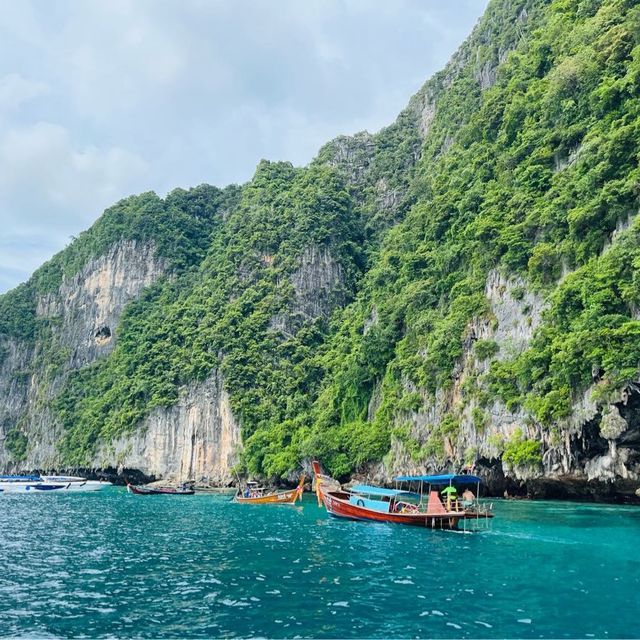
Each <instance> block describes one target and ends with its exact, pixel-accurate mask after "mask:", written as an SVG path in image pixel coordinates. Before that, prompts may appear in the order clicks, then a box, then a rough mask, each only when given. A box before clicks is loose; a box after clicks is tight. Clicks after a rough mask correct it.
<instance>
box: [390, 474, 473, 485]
mask: <svg viewBox="0 0 640 640" xmlns="http://www.w3.org/2000/svg"><path fill="white" fill-rule="evenodd" d="M394 480H395V481H396V482H416V481H417V482H428V483H429V484H477V483H478V482H482V480H481V479H480V478H478V476H469V475H456V474H455V473H443V474H441V475H437V476H398V477H397V478H394Z"/></svg>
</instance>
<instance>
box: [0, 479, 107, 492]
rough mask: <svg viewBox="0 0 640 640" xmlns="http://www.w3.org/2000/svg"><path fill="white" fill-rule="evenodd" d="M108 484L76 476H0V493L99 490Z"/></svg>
mask: <svg viewBox="0 0 640 640" xmlns="http://www.w3.org/2000/svg"><path fill="white" fill-rule="evenodd" d="M110 486H111V483H110V482H105V481H103V480H87V479H86V478H79V477H77V476H0V492H2V493H49V492H51V491H55V492H66V491H74V492H77V491H100V490H101V489H104V488H105V487H110Z"/></svg>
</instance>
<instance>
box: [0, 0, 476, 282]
mask: <svg viewBox="0 0 640 640" xmlns="http://www.w3.org/2000/svg"><path fill="white" fill-rule="evenodd" d="M485 5H486V0H457V2H455V3H440V2H424V1H423V0H394V2H389V1H388V0H305V1H304V2H300V1H299V0H279V2H278V3H269V2H264V1H262V0H235V1H234V2H228V1H227V0H182V1H181V2H175V1H173V0H108V1H107V0H87V1H86V2H76V1H75V0H59V1H58V2H55V3H49V2H42V1H40V0H21V2H13V0H0V12H1V14H2V16H3V18H2V21H0V228H1V229H2V232H1V234H2V235H0V251H8V249H7V248H6V247H7V244H6V240H7V238H10V239H11V242H18V241H19V239H22V241H24V242H28V243H30V244H29V246H30V247H32V246H33V247H34V248H33V249H29V251H25V252H24V257H20V255H19V254H16V253H11V254H9V253H5V257H4V258H2V257H1V256H0V291H2V290H3V287H4V286H7V284H6V283H9V284H17V282H18V280H17V279H15V278H14V275H15V273H19V274H24V273H27V272H28V271H30V270H32V269H33V268H35V267H36V266H38V264H39V262H41V261H42V260H43V259H44V258H45V257H48V256H49V255H51V253H52V252H53V251H55V250H56V249H58V248H61V247H62V246H64V244H65V243H66V240H67V238H68V235H70V234H74V235H75V234H77V233H78V232H79V231H81V230H82V229H83V228H86V227H87V226H89V224H91V222H92V221H93V220H94V219H95V218H96V217H97V216H98V215H99V214H100V212H101V210H102V209H103V208H104V207H106V206H108V205H109V204H111V203H113V202H114V201H116V200H118V199H119V198H121V197H124V196H126V195H128V194H129V193H132V192H140V191H146V190H149V189H153V190H155V191H157V192H158V193H161V194H163V193H166V192H167V191H169V190H170V189H172V188H173V187H176V186H184V187H188V186H192V185H196V184H199V183H201V182H209V183H213V184H217V185H224V184H227V183H229V182H243V181H245V180H247V179H249V178H250V176H251V175H252V174H253V172H254V169H255V165H256V164H257V162H258V161H259V160H260V158H269V159H279V160H284V159H287V160H291V161H293V162H295V163H296V164H305V163H307V162H308V161H309V160H310V159H311V158H312V157H313V156H314V155H315V153H316V152H317V150H318V148H319V147H320V146H321V145H322V144H323V143H324V142H326V141H327V140H329V139H331V138H333V137H335V136H337V135H340V134H349V133H354V132H356V131H359V130H362V129H369V130H370V131H375V130H377V129H379V128H380V127H382V126H384V125H386V124H389V123H390V122H392V121H393V120H394V118H395V117H396V115H397V113H398V112H399V111H400V110H401V109H402V108H403V107H404V106H405V105H406V103H407V102H408V99H409V97H410V96H411V94H413V93H414V92H415V91H417V89H418V88H419V87H420V85H421V84H422V83H423V82H424V81H425V80H426V79H427V78H428V77H429V76H430V75H431V74H433V73H434V72H435V71H437V70H438V69H439V68H441V67H442V66H443V65H444V64H445V63H446V60H447V59H448V58H449V57H450V55H451V53H452V52H453V51H454V49H455V48H456V47H457V46H458V45H459V44H460V42H461V41H462V40H463V38H464V37H465V36H466V35H467V34H468V33H469V32H470V30H471V28H472V26H473V24H474V23H475V21H476V20H477V18H478V16H479V15H480V13H481V12H482V11H483V9H484V6H485ZM50 239H51V240H50ZM12 246H13V245H12ZM36 246H40V247H41V251H40V253H38V251H37V250H36V249H35V247H36ZM9 255H11V261H9V259H8V258H7V256H9ZM9 268H12V269H13V270H14V271H13V272H11V273H10V272H9ZM3 270H4V275H3V273H2V272H3ZM12 273H13V274H14V275H11V274H12ZM20 277H22V275H21V276H20ZM3 283H5V284H4V285H3Z"/></svg>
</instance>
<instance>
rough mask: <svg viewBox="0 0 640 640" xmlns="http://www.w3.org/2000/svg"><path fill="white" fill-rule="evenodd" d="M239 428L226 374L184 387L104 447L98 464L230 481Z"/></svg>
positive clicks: (173, 477)
mask: <svg viewBox="0 0 640 640" xmlns="http://www.w3.org/2000/svg"><path fill="white" fill-rule="evenodd" d="M240 444H241V438H240V427H239V425H238V423H237V421H236V420H235V418H234V417H233V413H232V411H231V406H230V404H229V394H228V393H227V391H226V390H225V388H224V384H223V381H222V377H221V376H220V374H219V373H218V372H214V373H213V374H212V375H211V376H210V377H209V378H208V379H207V380H206V381H204V382H202V383H199V384H192V385H189V386H188V387H185V388H184V389H183V390H182V392H181V394H180V398H179V399H178V402H177V403H176V404H175V405H174V406H172V407H169V408H167V409H155V410H154V411H153V412H152V413H151V414H150V415H149V416H148V417H147V418H146V419H145V420H144V421H143V423H142V424H141V425H139V426H138V428H137V430H136V431H135V432H134V433H133V434H131V435H128V436H122V437H120V438H118V439H116V440H114V441H113V442H110V443H105V444H103V445H102V446H101V448H100V450H99V452H98V455H97V456H96V458H95V462H94V464H95V466H96V467H98V468H106V467H114V466H117V468H118V470H119V471H120V472H122V471H123V470H124V469H135V470H137V471H139V472H141V473H143V474H144V475H145V476H149V477H158V478H165V479H169V480H177V481H184V480H187V479H192V480H196V481H197V482H199V483H203V484H213V485H228V484H230V483H231V482H232V481H233V480H234V476H233V473H232V468H233V466H234V465H236V464H237V463H238V452H239V448H240Z"/></svg>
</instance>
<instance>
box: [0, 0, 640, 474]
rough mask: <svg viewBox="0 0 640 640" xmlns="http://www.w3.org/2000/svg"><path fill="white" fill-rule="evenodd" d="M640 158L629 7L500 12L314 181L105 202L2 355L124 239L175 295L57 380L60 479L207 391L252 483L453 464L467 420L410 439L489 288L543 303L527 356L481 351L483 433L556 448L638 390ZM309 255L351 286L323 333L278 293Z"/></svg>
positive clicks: (637, 78)
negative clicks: (521, 414)
mask: <svg viewBox="0 0 640 640" xmlns="http://www.w3.org/2000/svg"><path fill="white" fill-rule="evenodd" d="M425 101H426V102H427V103H428V105H427V106H428V108H427V109H424V104H425ZM425 114H426V115H425ZM427 116H428V117H427ZM421 127H422V131H421ZM425 132H426V133H425ZM422 134H424V138H422V137H421V136H422ZM638 140H640V7H638V6H637V3H636V2H634V1H633V0H581V1H573V0H571V1H569V0H552V1H550V2H549V1H547V0H515V1H510V2H506V1H502V0H493V1H492V2H491V3H490V5H489V8H488V10H487V13H486V15H485V17H484V18H483V19H482V21H481V22H480V24H479V25H478V27H477V28H476V30H475V31H474V33H473V34H472V36H471V37H470V38H469V40H468V41H467V43H465V44H464V45H463V47H462V49H461V51H460V52H459V53H458V54H457V58H456V61H455V62H454V63H453V64H452V65H450V66H449V67H447V68H446V69H445V70H444V71H442V72H441V73H439V74H437V75H436V76H435V77H434V78H433V79H432V80H431V81H429V82H428V83H427V84H426V85H425V87H424V88H423V89H422V90H421V91H420V92H419V94H418V95H417V96H416V97H414V99H412V101H411V103H410V105H409V107H408V108H407V109H406V110H405V111H404V112H403V113H402V114H401V115H400V117H399V118H398V121H397V122H396V123H394V124H393V125H392V126H390V127H388V128H387V129H384V130H383V131H381V132H380V133H379V134H376V135H375V136H369V135H366V134H359V135H357V136H355V137H354V138H353V139H345V138H339V139H337V140H335V141H333V142H331V143H329V144H328V145H326V146H325V147H323V149H322V150H321V151H320V153H319V155H318V158H317V159H316V160H315V161H314V162H313V163H312V164H311V165H310V166H309V167H307V168H304V169H297V168H294V167H293V166H292V165H290V164H288V163H270V162H266V161H263V162H261V163H260V165H259V166H258V168H257V171H256V174H255V176H254V177H253V179H252V180H251V181H250V182H249V183H247V184H246V185H244V186H243V187H242V188H239V187H229V188H227V189H225V190H220V189H216V188H214V187H206V186H202V187H198V188H197V189H193V190H191V191H182V190H177V191H174V192H173V193H171V194H170V195H169V196H167V198H166V199H164V200H162V199H160V198H158V197H157V196H155V195H154V194H143V195H141V196H137V197H132V198H128V199H126V200H124V201H122V202H120V203H118V204H117V205H116V206H115V207H113V208H112V209H109V210H108V211H107V212H105V215H104V216H103V217H102V218H101V219H100V220H99V221H98V222H97V223H96V224H95V225H94V226H93V227H92V229H90V230H89V231H88V232H86V233H85V234H82V235H81V236H80V237H79V238H78V239H77V240H76V241H75V242H74V243H72V244H71V245H70V246H69V247H68V248H67V249H66V250H65V251H64V252H62V253H61V254H59V255H58V256H56V257H55V258H54V259H53V260H52V261H51V262H49V263H47V264H46V265H45V266H44V267H42V268H41V269H40V270H39V271H37V272H36V273H35V274H34V276H33V278H32V279H31V280H30V281H29V282H28V283H27V284H26V285H23V286H22V287H18V288H17V289H16V290H14V291H13V292H11V293H9V294H7V295H6V296H3V297H1V298H0V334H3V335H5V336H13V337H15V338H19V339H22V340H24V341H30V342H38V341H40V342H39V344H43V343H44V342H46V340H45V337H46V336H50V334H51V327H50V325H49V324H48V323H49V322H50V321H48V320H40V319H37V317H36V315H35V303H36V296H37V295H38V294H42V293H46V292H51V291H54V290H56V288H57V287H58V285H59V283H60V282H61V278H62V277H63V275H72V274H74V273H76V272H77V271H78V270H79V269H81V268H82V266H83V265H84V264H85V263H86V261H87V260H88V259H89V258H91V257H93V256H97V255H100V254H103V253H104V252H105V251H107V250H108V249H109V247H111V246H112V245H113V243H114V242H116V241H119V240H121V239H132V240H145V241H153V242H154V243H155V246H156V249H157V252H158V255H160V256H162V257H164V258H165V259H166V261H167V265H168V269H169V272H170V274H171V277H170V278H167V279H165V280H162V281H161V282H158V283H156V284H155V285H154V286H152V287H150V288H149V289H148V290H147V291H146V292H145V293H144V295H143V296H142V297H141V298H140V299H139V300H137V301H136V302H134V303H132V304H131V305H129V307H128V308H127V310H126V312H125V313H124V316H123V318H122V321H121V324H120V326H119V327H118V330H117V331H118V333H117V335H118V341H117V344H116V348H115V349H114V351H113V352H112V353H111V355H110V356H109V357H108V358H106V359H104V360H101V361H99V362H97V363H95V364H93V365H91V366H89V367H86V368H83V369H80V370H78V371H75V372H73V373H72V374H71V375H70V376H69V377H68V379H67V380H66V382H65V385H64V388H63V390H62V392H61V393H60V395H59V396H58V398H57V400H56V403H55V405H56V406H55V408H56V411H57V412H58V415H59V417H60V419H61V421H62V423H63V425H64V427H65V435H64V437H63V438H62V440H61V442H60V451H61V453H62V455H63V458H64V460H65V461H66V462H67V463H68V464H77V465H82V464H86V463H87V462H88V461H89V460H90V459H91V457H92V456H93V455H94V453H95V450H96V445H97V443H98V442H99V441H108V440H110V439H112V438H114V437H116V436H118V435H120V434H122V433H125V432H128V431H131V430H133V429H136V428H137V427H138V426H139V424H140V421H141V420H142V419H143V418H144V417H145V416H147V415H148V414H149V412H150V411H151V410H152V409H153V408H155V407H165V406H170V405H171V404H173V403H175V402H176V400H177V398H178V393H179V389H180V387H181V386H182V385H185V384H189V383H193V382H202V381H204V380H206V379H207V378H208V377H209V376H210V375H211V374H212V372H213V371H214V370H219V371H220V372H221V373H222V376H223V378H224V381H225V385H226V388H227V389H228V391H229V393H230V397H231V404H232V409H233V411H234V414H235V415H236V416H237V417H238V418H239V420H240V422H241V425H242V430H243V440H244V454H243V456H244V457H243V461H242V464H243V465H244V466H245V467H246V468H247V469H248V470H249V471H250V472H252V473H255V474H258V473H260V474H264V475H267V476H279V475H284V474H286V473H288V472H290V471H291V470H293V469H295V467H296V466H297V465H298V464H299V462H300V460H301V459H302V458H303V457H306V456H319V457H321V459H322V461H323V463H324V464H325V466H326V467H327V468H328V470H329V472H330V473H332V474H334V475H336V476H344V475H347V474H348V473H350V472H351V471H353V470H354V469H356V468H358V467H359V466H362V465H364V464H366V463H367V462H370V461H378V460H382V459H383V457H384V456H385V455H386V454H387V453H388V451H389V449H390V445H391V442H392V438H395V440H397V441H400V442H402V443H403V445H404V446H405V448H406V449H407V451H408V452H409V453H410V455H411V456H412V457H413V458H414V459H415V460H416V461H421V462H422V461H425V460H431V461H436V462H438V463H442V462H443V461H444V460H445V459H446V458H447V456H448V455H450V454H447V453H446V450H447V449H449V450H450V447H449V445H451V448H454V447H455V446H456V441H457V439H458V436H459V433H460V419H461V418H460V416H459V415H458V413H460V407H457V408H456V409H455V410H452V413H451V415H449V416H446V417H445V418H444V419H443V420H442V421H440V422H439V423H438V424H435V425H433V426H432V427H431V428H430V429H426V430H425V433H424V434H423V435H424V437H422V439H418V438H417V437H416V436H415V435H413V433H414V432H413V431H412V429H411V427H410V425H409V424H408V423H407V420H408V419H409V416H410V414H411V412H417V411H420V410H421V409H422V408H423V406H424V404H425V401H426V402H428V399H429V398H433V397H435V394H436V392H438V393H440V394H442V393H445V394H446V393H449V392H450V393H452V394H453V392H454V391H455V390H456V386H455V385H456V382H457V380H458V377H457V376H458V375H459V368H460V363H461V360H462V357H463V356H464V355H465V354H467V353H468V352H469V349H470V348H471V345H472V344H473V341H474V336H473V332H472V330H471V326H472V325H471V322H472V321H474V320H482V321H486V322H487V323H488V324H489V325H490V326H493V325H492V324H491V320H492V319H493V320H494V324H495V318H494V317H493V316H492V314H491V310H490V309H489V304H488V301H487V299H486V297H485V286H486V282H487V277H488V275H489V274H490V273H491V272H492V271H494V270H497V271H499V272H502V273H505V274H507V275H509V274H517V275H518V276H519V277H520V278H521V279H522V280H523V281H524V282H525V283H526V287H525V286H518V287H516V288H514V289H513V291H512V297H513V298H514V299H515V300H520V301H522V300H524V299H525V295H526V291H527V289H528V290H535V291H536V292H537V293H538V294H539V295H541V296H544V297H546V298H547V299H548V301H549V305H548V308H547V310H546V312H545V315H544V318H543V324H542V326H541V327H540V328H539V329H538V331H537V332H536V334H535V337H534V339H533V341H532V342H531V343H530V345H529V348H528V349H527V350H526V351H524V352H523V353H521V354H520V355H518V356H517V357H515V358H511V359H507V360H504V359H503V360H499V361H498V360H495V359H494V356H495V355H496V354H497V353H498V350H499V345H498V344H497V343H496V342H495V341H493V340H490V339H489V340H478V341H476V342H475V346H474V347H473V349H474V352H475V356H476V357H477V359H478V360H481V361H490V360H491V364H490V370H489V373H488V374H487V375H485V376H483V377H474V378H473V379H472V378H471V377H469V378H468V379H467V381H466V382H465V384H464V389H463V394H464V396H465V398H466V399H467V400H468V398H473V399H474V401H475V402H476V404H475V405H474V407H475V408H474V409H473V411H472V420H473V423H474V425H475V427H476V429H478V430H482V429H486V428H487V427H488V426H489V425H488V424H487V422H488V414H487V412H486V411H483V410H482V408H480V407H487V406H490V404H491V403H492V402H493V401H494V400H495V399H496V398H499V399H501V400H502V401H503V402H504V403H505V404H506V405H507V407H508V408H510V409H516V408H523V409H524V410H525V411H526V412H528V414H530V416H531V417H532V419H533V420H535V421H536V422H537V424H538V425H540V426H541V427H542V428H546V429H558V428H559V426H558V425H560V424H561V422H562V420H563V419H564V418H566V417H567V416H568V415H569V414H570V412H571V408H572V404H573V402H574V399H575V397H576V395H577V394H579V393H581V392H582V391H583V390H584V389H585V388H587V387H588V386H589V385H591V384H592V383H593V382H598V385H599V386H600V387H602V389H604V388H605V387H606V389H607V390H608V393H610V394H613V393H614V392H615V390H617V389H620V388H621V387H623V386H624V385H625V384H627V383H628V382H629V381H630V380H635V379H637V376H638V371H639V363H640V339H639V338H640V321H639V320H637V317H638V309H640V275H639V273H640V223H638V222H636V221H635V220H633V219H632V218H633V216H634V215H635V214H636V213H637V211H638V207H639V196H640V189H639V186H638V185H640V168H639V155H638ZM625 225H628V228H627V229H626V230H622V227H623V226H625ZM616 230H618V231H616ZM614 232H616V237H615V241H613V242H611V240H612V237H613V234H614ZM311 248H315V249H316V250H318V251H322V252H323V253H322V255H323V256H325V255H327V254H330V256H331V259H332V261H333V265H334V267H335V269H334V272H335V273H338V274H339V280H340V284H336V283H334V285H335V286H333V288H332V291H331V294H330V296H329V297H328V298H327V300H326V301H325V304H324V307H323V310H322V312H321V313H320V314H319V316H318V317H315V315H312V314H309V313H308V310H307V309H306V307H305V305H304V302H303V301H302V300H300V299H299V297H297V296H296V290H295V287H294V286H293V284H292V281H291V277H292V275H293V274H295V273H296V272H297V270H298V269H299V267H300V264H301V262H302V259H303V256H305V255H309V254H308V252H309V251H310V249H311ZM299 275H300V274H299ZM300 277H301V278H303V279H304V277H306V276H304V274H302V275H300ZM494 328H495V327H494ZM51 349H54V347H51ZM505 351H506V350H505ZM505 351H503V352H502V354H501V355H502V356H503V357H504V356H505V355H506V354H505ZM0 359H1V358H0ZM61 362H62V358H61V357H58V358H57V360H55V363H56V365H55V366H57V367H58V369H60V367H61V366H62V365H61V364H60V363H61ZM464 401H466V400H464ZM477 405H479V407H478V406H477ZM445 443H448V444H447V445H446V446H445ZM490 444H491V446H492V447H494V448H495V450H496V451H498V453H502V452H503V457H504V460H505V462H508V463H509V464H513V465H515V466H522V465H529V466H532V465H536V464H539V463H540V461H541V450H540V445H539V443H537V442H535V441H532V440H528V439H525V438H524V436H523V435H522V433H516V434H515V435H514V438H513V439H511V440H509V441H508V442H504V441H503V440H502V439H499V438H495V437H494V439H493V440H491V438H490ZM460 455H464V457H465V459H466V458H469V459H471V458H473V457H474V456H476V455H477V452H476V451H475V450H473V449H467V450H466V451H465V452H464V454H460Z"/></svg>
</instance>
